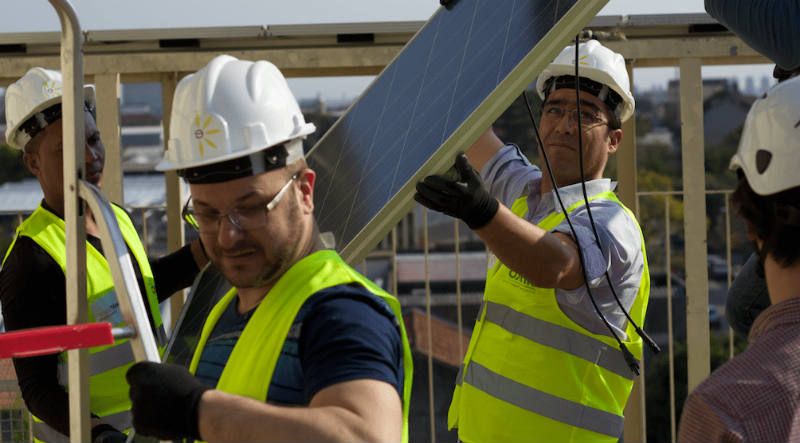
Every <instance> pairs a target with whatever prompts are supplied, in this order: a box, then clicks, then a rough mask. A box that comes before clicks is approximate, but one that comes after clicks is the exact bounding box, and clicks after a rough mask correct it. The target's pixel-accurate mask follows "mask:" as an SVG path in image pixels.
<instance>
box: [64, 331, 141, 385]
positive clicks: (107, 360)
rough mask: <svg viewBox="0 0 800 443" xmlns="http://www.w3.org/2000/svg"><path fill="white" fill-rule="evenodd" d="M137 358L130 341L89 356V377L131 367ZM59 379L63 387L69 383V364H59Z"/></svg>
mask: <svg viewBox="0 0 800 443" xmlns="http://www.w3.org/2000/svg"><path fill="white" fill-rule="evenodd" d="M135 360H136V358H135V357H134V356H133V346H132V345H131V342H130V341H125V342H123V343H121V344H120V345H119V346H112V347H110V348H107V349H104V350H102V351H100V352H95V353H93V354H89V376H90V377H91V376H93V375H98V374H102V373H103V372H107V371H111V370H112V369H116V368H119V367H121V366H126V365H129V364H130V363H131V362H132V361H135ZM58 377H59V378H58V379H59V381H61V382H62V383H61V384H63V385H66V384H67V383H66V381H67V362H66V361H60V362H59V363H58Z"/></svg>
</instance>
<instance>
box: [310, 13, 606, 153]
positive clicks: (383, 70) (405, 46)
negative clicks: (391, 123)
mask: <svg viewBox="0 0 800 443" xmlns="http://www.w3.org/2000/svg"><path fill="white" fill-rule="evenodd" d="M606 1H607V0H606ZM442 10H445V8H444V7H443V6H440V7H439V8H438V9H437V10H436V12H434V13H433V15H431V17H430V18H429V19H428V21H426V22H425V24H424V25H422V26H421V27H420V28H419V29H418V30H417V32H416V33H415V34H414V35H413V36H412V37H411V38H410V39H408V41H407V42H406V44H405V45H403V47H402V48H401V49H400V50H399V51H397V54H395V55H394V57H392V59H391V60H390V61H389V63H387V64H386V66H384V67H383V69H381V72H379V73H378V74H377V75H376V76H375V78H373V79H372V81H371V82H370V83H369V85H367V87H366V89H364V92H362V93H361V95H359V96H358V98H357V99H356V100H355V101H353V103H350V106H348V107H347V110H345V111H344V113H343V114H342V115H341V116H339V118H338V119H336V121H335V122H334V123H333V125H331V127H330V128H328V130H327V131H326V132H325V134H323V135H322V137H320V139H319V140H317V142H316V143H315V144H314V146H312V147H311V149H309V150H308V152H307V153H306V158H311V155H312V154H313V153H314V151H316V150H317V148H318V147H319V146H321V145H322V144H323V142H324V141H325V139H326V138H327V137H328V134H332V133H333V131H334V130H335V129H336V127H337V126H339V124H340V123H341V122H342V121H343V120H344V118H345V117H347V115H348V114H349V113H350V111H351V110H353V108H355V106H356V105H357V104H358V102H360V101H361V98H362V97H364V95H366V94H367V93H368V92H369V90H370V89H372V86H373V85H375V82H376V81H377V80H378V79H379V78H381V76H383V74H384V73H385V72H386V70H387V69H389V68H390V67H391V66H392V64H394V62H395V60H397V58H398V57H400V56H401V55H402V54H403V52H405V50H406V49H407V48H408V47H409V46H410V45H411V44H412V43H413V42H414V41H415V40H416V39H417V37H419V36H420V35H421V34H422V33H423V31H425V28H427V27H428V25H430V24H431V22H433V21H434V20H435V19H436V17H437V16H438V15H439V14H440V13H441V12H442Z"/></svg>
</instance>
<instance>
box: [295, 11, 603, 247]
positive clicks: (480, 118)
mask: <svg viewBox="0 0 800 443" xmlns="http://www.w3.org/2000/svg"><path fill="white" fill-rule="evenodd" d="M605 3H607V0H600V1H597V0H460V1H458V2H457V3H455V5H454V6H452V7H451V8H450V9H445V8H440V9H439V11H438V12H437V13H436V14H435V15H434V16H433V17H432V18H431V19H430V21H428V23H427V24H426V25H425V26H424V27H423V28H422V29H420V31H419V32H418V33H417V34H416V35H415V36H414V38H413V39H412V40H411V41H409V43H408V44H407V45H406V47H405V48H404V49H403V51H402V52H401V53H400V54H399V55H398V56H397V57H396V58H395V59H394V61H393V62H392V63H391V64H390V65H388V66H387V67H386V68H385V69H384V70H383V72H382V73H381V74H380V76H378V77H377V78H376V79H375V80H374V81H373V82H372V84H371V85H370V86H369V88H368V89H367V90H366V91H365V92H364V93H363V94H362V95H361V97H360V98H359V99H358V101H356V102H355V103H354V104H353V105H352V106H351V107H350V108H349V109H348V111H347V113H346V114H345V115H343V116H342V118H340V119H339V120H338V121H337V123H336V124H335V125H334V126H333V127H332V128H331V129H330V130H329V131H328V132H327V133H326V134H325V135H324V136H323V138H322V139H320V141H319V142H318V143H317V144H316V145H315V146H314V147H313V148H312V149H311V151H310V152H309V154H308V163H309V166H310V167H311V168H312V169H314V170H315V171H316V172H317V174H318V177H317V182H316V183H317V184H316V186H315V193H316V196H315V205H316V216H317V222H318V223H319V227H320V231H322V232H332V233H333V234H334V236H335V238H336V244H337V249H338V250H339V252H340V254H341V255H342V257H343V258H344V259H345V260H346V261H348V262H349V263H357V262H359V261H361V260H362V259H363V258H364V257H365V256H366V254H367V253H368V252H369V251H370V250H371V249H372V248H373V247H374V246H375V244H377V243H378V241H379V240H380V239H381V238H382V237H383V236H385V235H386V233H387V232H389V230H391V228H392V227H393V226H394V225H395V224H397V222H398V221H399V220H400V218H402V217H403V215H404V214H405V213H407V212H408V210H409V209H410V208H411V207H412V206H413V204H414V200H413V194H414V185H415V183H416V182H417V181H419V180H421V179H422V178H424V177H425V176H427V175H429V174H434V173H441V172H442V171H445V170H447V169H448V168H449V167H450V166H452V164H453V161H454V159H455V154H456V152H457V151H459V150H465V149H466V148H467V147H469V145H470V144H471V143H472V142H473V141H474V140H476V139H477V138H478V136H479V135H480V134H481V133H482V132H483V131H484V130H485V129H486V128H487V127H489V125H490V124H491V123H492V122H493V121H494V120H495V119H496V118H497V117H498V116H499V115H500V114H501V113H502V112H503V110H505V109H506V108H507V107H508V106H509V105H510V104H511V102H512V101H513V100H514V98H515V97H516V96H517V95H519V94H520V92H522V91H523V90H524V89H525V87H526V86H527V85H529V84H530V83H531V82H532V81H533V79H534V78H535V77H536V75H538V73H539V72H541V71H542V70H543V69H544V67H545V66H546V65H547V64H548V63H549V62H550V61H552V60H553V59H554V58H555V56H556V55H557V54H558V52H559V51H560V50H561V49H563V48H564V46H566V45H567V44H568V43H569V40H570V38H572V37H573V36H574V35H575V34H576V33H577V32H578V31H579V30H580V29H582V27H583V26H584V25H586V24H587V23H588V22H589V21H590V20H591V19H592V18H593V17H594V16H595V14H597V12H598V11H599V10H600V9H601V8H602V7H603V6H604V5H605Z"/></svg>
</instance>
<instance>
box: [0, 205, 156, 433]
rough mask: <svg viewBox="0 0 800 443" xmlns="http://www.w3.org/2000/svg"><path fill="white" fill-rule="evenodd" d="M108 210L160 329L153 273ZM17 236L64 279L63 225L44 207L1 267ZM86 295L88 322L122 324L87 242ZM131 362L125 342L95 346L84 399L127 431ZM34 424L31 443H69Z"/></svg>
mask: <svg viewBox="0 0 800 443" xmlns="http://www.w3.org/2000/svg"><path fill="white" fill-rule="evenodd" d="M113 208H114V212H115V214H116V216H117V223H118V224H119V228H120V231H121V232H122V236H123V238H124V239H125V242H126V243H127V244H128V247H129V248H130V250H131V251H132V252H133V255H134V257H135V258H136V262H137V263H138V264H139V269H140V271H141V274H142V278H143V279H144V282H145V289H146V291H147V301H148V303H149V304H150V312H151V313H152V315H153V320H154V323H155V326H156V329H160V327H161V315H160V311H159V308H158V298H157V297H156V291H155V281H154V279H153V272H152V271H151V270H150V262H149V261H148V260H147V255H146V254H145V252H144V248H143V247H142V244H141V242H140V240H139V234H138V233H137V232H136V229H135V228H134V227H133V223H132V222H131V220H130V218H129V217H128V214H126V213H125V211H124V210H122V209H121V208H118V207H117V206H113ZM20 236H26V237H30V238H31V239H32V240H33V241H34V242H36V244H38V245H39V246H41V248H42V249H44V250H45V252H47V253H48V255H50V257H52V258H53V260H55V262H56V263H58V265H59V266H61V270H62V271H63V272H64V275H65V276H66V269H67V259H66V247H65V241H66V233H65V231H64V220H62V219H61V218H59V217H58V216H57V215H55V214H53V213H52V212H50V211H48V210H47V209H45V208H44V207H42V206H39V207H38V208H37V209H36V210H35V211H34V212H33V214H31V216H30V217H28V218H27V219H25V221H23V222H22V224H20V226H19V227H18V228H17V236H16V237H15V239H14V242H13V243H12V244H11V246H10V247H9V248H8V252H7V253H6V256H5V258H4V259H3V262H5V260H6V259H7V258H8V256H9V254H10V253H11V250H12V249H13V248H14V244H15V243H16V241H17V238H19V237H20ZM86 295H87V297H88V302H89V321H90V322H109V323H111V324H112V325H113V326H120V325H122V324H124V322H123V321H122V316H121V314H120V312H119V306H118V304H117V296H116V293H115V292H114V282H113V280H112V278H111V271H110V270H109V266H108V262H107V261H106V259H105V257H103V255H102V254H101V253H100V252H99V251H98V250H97V249H95V247H94V246H92V245H91V243H89V242H88V241H87V242H86ZM59 357H60V360H61V361H60V362H59V367H58V371H59V380H60V381H61V383H62V384H63V385H64V387H65V389H68V386H66V380H67V353H66V352H63V353H62V354H61V355H60V356H59ZM134 362H135V358H134V356H133V349H132V348H131V344H130V341H129V340H128V339H122V340H116V341H115V343H114V344H112V345H106V346H98V347H94V348H91V349H90V350H89V368H90V369H89V370H90V373H89V398H90V405H91V406H90V408H91V411H92V412H93V413H94V414H96V415H97V416H99V417H100V418H101V419H102V420H103V421H106V422H108V423H110V424H112V425H114V426H115V427H116V428H117V429H121V430H124V429H127V428H129V427H130V425H131V417H130V407H131V402H130V398H129V397H128V389H129V388H128V383H127V381H126V380H125V373H126V372H127V370H128V368H129V367H130V366H131V365H132V364H133V363H134ZM33 418H34V424H33V435H34V439H35V440H36V441H43V442H49V443H57V442H67V441H69V439H68V437H67V436H66V435H64V434H62V433H60V432H58V431H56V430H55V429H53V428H52V427H50V426H48V425H47V424H46V423H44V422H43V421H41V420H40V419H39V418H38V417H36V416H33Z"/></svg>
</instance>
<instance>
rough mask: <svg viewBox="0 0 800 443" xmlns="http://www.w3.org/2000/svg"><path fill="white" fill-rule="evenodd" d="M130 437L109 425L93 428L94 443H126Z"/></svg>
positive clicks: (104, 424)
mask: <svg viewBox="0 0 800 443" xmlns="http://www.w3.org/2000/svg"><path fill="white" fill-rule="evenodd" d="M126 441H128V436H127V435H126V434H125V433H124V432H119V431H118V430H117V429H116V428H114V427H113V426H111V425H110V424H107V423H102V424H99V425H97V426H95V427H93V428H92V443H125V442H126Z"/></svg>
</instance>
